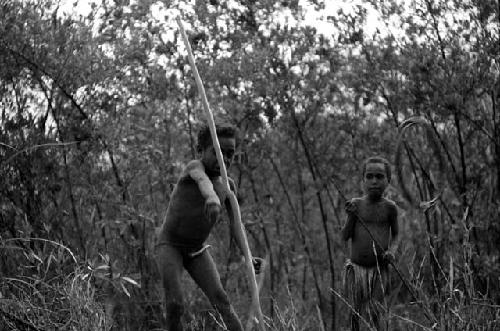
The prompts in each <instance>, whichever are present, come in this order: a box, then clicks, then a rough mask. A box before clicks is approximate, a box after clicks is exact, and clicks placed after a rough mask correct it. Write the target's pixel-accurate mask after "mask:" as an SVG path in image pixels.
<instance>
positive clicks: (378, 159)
mask: <svg viewBox="0 0 500 331" xmlns="http://www.w3.org/2000/svg"><path fill="white" fill-rule="evenodd" d="M368 163H383V164H384V167H385V173H386V175H387V180H388V181H389V182H390V181H391V164H390V163H389V161H387V159H385V158H383V157H380V156H372V157H369V158H367V159H366V160H365V161H364V162H363V173H362V175H363V178H365V172H366V165H367V164H368Z"/></svg>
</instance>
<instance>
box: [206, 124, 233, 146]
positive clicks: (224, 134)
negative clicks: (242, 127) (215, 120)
mask: <svg viewBox="0 0 500 331" xmlns="http://www.w3.org/2000/svg"><path fill="white" fill-rule="evenodd" d="M215 131H216V132H217V137H220V138H236V128H235V127H234V126H233V125H231V124H228V123H220V124H216V125H215ZM210 145H212V136H211V135H210V128H209V127H208V125H206V124H204V125H203V126H202V127H201V128H200V130H199V131H198V142H197V144H196V150H197V151H198V152H201V151H203V150H204V149H205V148H207V146H210Z"/></svg>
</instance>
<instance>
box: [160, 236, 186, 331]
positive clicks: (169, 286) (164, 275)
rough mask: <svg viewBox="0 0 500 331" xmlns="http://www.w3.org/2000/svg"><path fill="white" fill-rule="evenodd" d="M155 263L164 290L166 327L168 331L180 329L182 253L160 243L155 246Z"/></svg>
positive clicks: (178, 330)
mask: <svg viewBox="0 0 500 331" xmlns="http://www.w3.org/2000/svg"><path fill="white" fill-rule="evenodd" d="M156 263H157V264H158V269H159V271H160V275H161V280H162V284H163V289H164V291H165V308H166V313H167V329H168V331H182V330H183V327H182V323H181V317H182V314H183V312H184V305H183V302H182V289H181V276H182V269H183V265H182V255H181V253H180V252H179V251H178V249H177V248H175V247H173V246H170V245H167V244H164V245H160V246H158V247H157V248H156Z"/></svg>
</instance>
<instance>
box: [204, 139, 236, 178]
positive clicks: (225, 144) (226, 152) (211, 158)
mask: <svg viewBox="0 0 500 331" xmlns="http://www.w3.org/2000/svg"><path fill="white" fill-rule="evenodd" d="M218 138H219V144H220V148H221V150H222V156H223V157H224V164H225V165H226V168H229V167H230V166H231V163H232V162H233V156H234V151H235V147H236V139H235V138H231V137H218ZM201 162H203V165H204V166H205V171H206V173H207V175H208V176H209V177H217V176H220V167H219V163H218V162H217V155H216V154H215V149H214V146H213V145H209V146H207V147H205V149H203V151H202V152H201Z"/></svg>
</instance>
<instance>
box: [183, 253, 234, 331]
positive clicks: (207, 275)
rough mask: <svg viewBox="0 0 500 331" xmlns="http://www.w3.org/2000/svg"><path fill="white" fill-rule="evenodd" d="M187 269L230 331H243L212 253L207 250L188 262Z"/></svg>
mask: <svg viewBox="0 0 500 331" xmlns="http://www.w3.org/2000/svg"><path fill="white" fill-rule="evenodd" d="M185 267H186V270H187V271H188V272H189V274H190V275H191V277H193V279H194V281H195V282H196V284H198V286H199V287H200V288H201V289H202V290H203V292H204V293H205V295H206V296H207V297H208V299H209V300H210V303H211V304H212V305H213V306H214V307H215V309H217V311H218V312H219V313H220V314H221V316H222V319H223V320H224V323H226V326H227V328H228V330H229V331H243V326H242V325H241V322H240V320H239V319H238V316H237V315H236V313H235V311H234V309H233V307H232V306H231V304H230V303H229V299H228V297H227V294H226V291H224V288H222V283H221V281H220V276H219V273H218V272H217V268H216V266H215V262H214V261H213V259H212V256H211V255H210V253H209V252H208V251H207V250H205V251H204V252H203V253H202V254H200V255H198V256H196V257H194V258H192V259H190V260H189V261H186V263H185Z"/></svg>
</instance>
